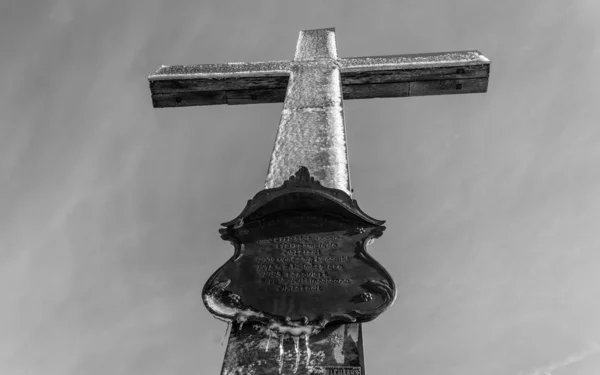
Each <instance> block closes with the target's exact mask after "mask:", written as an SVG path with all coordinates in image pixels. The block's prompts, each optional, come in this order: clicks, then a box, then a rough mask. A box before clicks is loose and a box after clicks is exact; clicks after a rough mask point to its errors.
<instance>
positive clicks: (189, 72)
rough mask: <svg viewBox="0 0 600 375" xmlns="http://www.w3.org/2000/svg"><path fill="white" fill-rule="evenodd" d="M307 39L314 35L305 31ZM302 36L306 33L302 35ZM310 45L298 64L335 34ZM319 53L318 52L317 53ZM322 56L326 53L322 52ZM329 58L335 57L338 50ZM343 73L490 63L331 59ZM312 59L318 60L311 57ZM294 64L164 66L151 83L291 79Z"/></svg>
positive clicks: (435, 58) (443, 58)
mask: <svg viewBox="0 0 600 375" xmlns="http://www.w3.org/2000/svg"><path fill="white" fill-rule="evenodd" d="M303 33H305V35H306V38H309V37H310V36H311V34H309V33H306V32H303ZM301 35H303V34H301ZM308 44H309V45H308V46H307V47H304V48H302V51H300V52H298V51H297V52H296V56H297V59H298V58H299V59H298V61H303V60H304V61H306V60H311V57H310V53H318V51H317V47H319V46H325V47H327V48H330V47H333V48H335V34H332V33H327V35H326V36H323V35H320V36H318V37H315V38H312V39H311V40H310V41H308ZM315 51H317V52H315ZM322 54H323V53H322ZM330 56H336V53H335V51H334V52H331V53H330ZM328 59H329V60H331V61H334V62H335V63H336V64H337V66H338V67H339V68H340V72H341V74H342V75H343V74H344V73H350V72H357V71H365V70H369V71H374V70H395V69H398V70H400V69H410V68H419V67H420V68H424V67H440V66H455V65H461V66H464V65H469V64H489V63H490V60H489V59H488V58H487V57H485V56H484V55H482V54H481V53H480V52H479V51H455V52H440V53H422V54H409V55H390V56H365V57H344V58H337V57H329V58H328ZM312 60H316V59H315V58H312ZM292 65H293V62H292V61H266V62H252V63H247V62H230V63H224V64H198V65H172V66H167V65H162V66H161V67H160V68H159V69H158V70H157V71H156V73H154V74H153V75H151V76H149V77H148V79H149V80H150V81H160V80H172V79H195V78H235V77H266V76H288V75H289V74H290V71H291V69H292Z"/></svg>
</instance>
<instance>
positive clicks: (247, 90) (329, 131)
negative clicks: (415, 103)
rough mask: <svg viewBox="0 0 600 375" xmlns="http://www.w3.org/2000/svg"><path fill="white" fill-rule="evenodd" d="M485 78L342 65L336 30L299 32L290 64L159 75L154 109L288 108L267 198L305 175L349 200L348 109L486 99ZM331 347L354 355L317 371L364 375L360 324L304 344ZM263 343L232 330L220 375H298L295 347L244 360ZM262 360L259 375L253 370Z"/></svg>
mask: <svg viewBox="0 0 600 375" xmlns="http://www.w3.org/2000/svg"><path fill="white" fill-rule="evenodd" d="M489 72H490V61H489V60H488V59H487V58H485V57H484V56H483V55H481V54H480V53H479V52H477V51H459V52H446V53H428V54H413V55H392V56H376V57H355V58H338V57H337V50H336V41H335V30H334V29H333V28H329V29H318V30H305V31H302V32H300V37H299V39H298V43H297V46H296V54H295V57H294V60H293V61H274V62H257V63H226V64H204V65H184V66H182V65H178V66H163V67H161V68H160V69H159V70H158V71H157V72H156V73H155V74H154V75H152V76H150V77H149V81H150V90H151V93H152V103H153V105H154V107H155V108H161V107H182V106H195V105H215V104H252V103H275V102H284V104H283V110H282V115H281V120H280V124H279V129H278V133H277V138H276V141H275V146H274V149H273V153H272V156H271V161H270V165H269V170H268V174H267V178H266V181H265V188H275V187H278V186H280V185H282V184H283V182H284V181H285V180H287V179H288V178H289V177H290V176H291V175H293V174H294V173H295V172H296V171H298V168H300V167H301V166H304V167H306V168H307V169H308V171H309V172H310V174H311V175H312V176H314V178H315V180H318V181H320V182H321V184H322V185H323V186H326V187H330V188H336V189H339V190H342V191H344V192H345V193H346V194H348V195H350V196H351V194H352V189H351V187H350V175H349V169H348V156H347V146H346V130H345V125H344V118H343V100H344V99H346V100H348V99H366V98H383V97H405V96H420V95H446V94H466V93H482V92H486V91H487V86H488V78H489ZM332 337H337V338H338V339H339V340H337V341H336V340H333V341H334V349H335V348H337V347H336V346H335V345H338V346H339V348H341V347H343V348H344V352H345V353H354V354H355V355H354V356H352V355H348V354H346V356H343V355H342V356H341V357H342V358H341V359H340V356H339V355H334V354H333V352H327V353H325V357H324V358H323V359H321V362H320V363H317V364H314V365H315V366H317V367H318V366H320V367H321V368H322V369H323V371H325V373H327V372H328V371H330V373H336V372H335V371H337V373H349V374H350V373H352V374H364V363H363V357H362V330H361V326H360V324H357V323H351V324H341V325H337V326H334V327H330V328H329V330H328V331H326V332H323V333H321V336H319V337H316V338H314V339H311V341H310V343H309V342H308V339H307V342H306V343H305V345H306V348H307V351H306V352H307V353H311V352H312V353H314V352H315V350H318V348H321V346H319V345H320V343H321V344H322V343H323V342H325V341H327V340H329V341H331V339H332ZM261 340H264V336H260V335H259V334H257V333H255V332H253V331H252V329H251V328H249V327H247V326H246V329H245V330H244V329H242V327H241V326H240V325H239V324H236V323H234V328H233V330H232V332H231V335H230V339H229V344H228V348H227V352H226V355H225V361H224V364H223V369H222V373H223V374H229V373H233V371H236V369H239V370H240V371H249V369H250V367H252V366H254V367H253V368H254V370H256V371H257V372H256V373H257V374H260V373H271V371H272V370H273V369H272V366H271V367H269V363H270V362H269V361H272V360H273V358H275V357H277V355H279V357H278V358H277V361H276V363H277V364H278V366H280V367H279V369H280V373H281V369H285V370H284V371H287V372H296V371H297V370H298V361H296V367H295V368H293V366H292V365H287V367H286V365H285V364H284V363H283V362H282V358H283V357H282V354H284V353H287V351H292V352H293V351H294V350H296V351H297V350H298V343H297V342H296V345H295V347H294V346H293V345H292V344H290V343H287V344H285V345H283V343H282V344H281V347H280V348H279V349H280V350H279V351H275V354H272V355H263V356H262V357H257V355H258V351H256V353H253V352H251V353H240V351H244V350H246V351H247V348H253V347H254V348H258V346H259V345H260V343H261V342H262V341H261ZM267 340H270V339H267ZM290 345H291V346H290ZM275 346H277V345H275ZM267 348H268V346H267ZM309 348H310V349H311V350H308V349H309ZM334 349H332V350H334ZM340 350H341V349H340ZM242 354H243V355H242ZM297 355H300V354H297ZM303 355H304V356H305V357H306V354H303ZM303 358H304V357H303ZM263 360H264V366H263V367H262V368H263V370H261V369H260V368H257V367H256V364H257V363H261V361H263ZM306 360H307V362H308V361H310V355H308V357H306ZM308 365H309V363H307V366H306V368H305V370H304V371H305V372H304V373H306V372H307V371H308V370H307V369H308V368H309V366H308ZM310 365H311V366H312V365H313V364H312V362H311V363H310ZM259 367H260V366H259ZM292 368H293V371H292ZM340 371H342V372H340ZM344 371H345V372H344ZM287 372H284V373H287ZM300 373H301V372H298V374H300Z"/></svg>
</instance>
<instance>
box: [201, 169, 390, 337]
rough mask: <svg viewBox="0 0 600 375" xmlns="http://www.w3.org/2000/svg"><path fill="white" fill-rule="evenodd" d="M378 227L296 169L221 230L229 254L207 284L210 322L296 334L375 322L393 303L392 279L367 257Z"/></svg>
mask: <svg viewBox="0 0 600 375" xmlns="http://www.w3.org/2000/svg"><path fill="white" fill-rule="evenodd" d="M383 223H384V221H381V220H376V219H373V218H371V217H369V216H368V215H366V214H365V213H364V212H363V211H362V210H361V209H360V208H359V207H358V204H357V203H356V201H355V200H353V199H351V197H350V196H349V195H348V194H346V193H345V192H343V191H341V190H338V189H331V188H327V187H324V186H322V185H321V184H320V183H319V182H318V181H315V180H314V178H313V177H311V176H310V174H309V172H308V170H307V169H306V168H305V167H301V168H300V170H299V171H298V172H296V174H295V176H291V177H290V179H289V180H287V181H285V182H284V184H283V185H282V186H280V187H278V188H275V189H265V190H262V191H260V192H259V193H257V194H256V195H255V196H254V198H253V199H251V200H249V201H248V204H247V205H246V207H245V208H244V210H243V211H242V213H241V214H240V215H238V217H236V218H235V219H234V220H231V221H229V222H227V223H224V224H222V225H223V226H224V227H225V228H224V229H220V230H219V232H220V233H221V237H222V238H223V239H224V240H228V241H230V242H231V243H232V244H233V246H234V247H235V252H234V255H233V256H232V257H231V259H229V260H228V261H227V262H226V263H225V264H224V265H223V266H221V268H219V269H218V270H217V271H216V272H215V273H214V274H213V275H212V276H211V277H210V278H209V279H208V281H207V283H206V285H205V286H204V289H203V291H202V295H203V300H204V303H205V305H206V307H207V309H208V310H209V311H210V312H211V313H212V314H213V315H215V316H216V317H219V318H222V319H226V320H234V319H235V320H237V321H238V322H245V321H254V322H258V323H264V324H266V325H267V326H271V327H275V326H276V327H278V330H279V331H281V330H282V329H283V330H287V331H288V332H290V333H292V334H296V335H297V334H300V333H302V334H309V333H310V332H313V331H314V330H318V329H319V328H323V327H324V326H325V325H326V324H327V323H329V322H336V321H337V322H367V321H370V320H373V319H375V318H376V317H377V316H378V315H379V314H381V313H382V312H383V311H384V310H385V309H387V308H388V307H389V306H390V305H391V304H392V303H393V301H394V299H395V297H396V289H395V286H394V282H393V280H392V278H391V277H390V275H389V274H388V273H387V271H386V270H385V269H384V268H383V267H382V266H381V265H380V264H379V263H378V262H377V261H376V260H375V259H373V257H371V256H370V255H369V254H368V253H367V245H368V244H369V243H370V242H371V241H372V240H373V239H375V238H378V237H380V236H381V235H382V234H383V231H384V230H385V227H384V226H383V225H382V224H383Z"/></svg>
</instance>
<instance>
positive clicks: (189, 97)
mask: <svg viewBox="0 0 600 375" xmlns="http://www.w3.org/2000/svg"><path fill="white" fill-rule="evenodd" d="M285 93H286V88H277V89H268V90H259V89H256V90H229V91H187V92H170V93H163V94H153V95H152V104H153V106H154V108H167V107H189V106H202V105H218V104H229V105H235V104H261V103H283V100H284V99H285Z"/></svg>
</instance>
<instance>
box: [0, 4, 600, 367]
mask: <svg viewBox="0 0 600 375" xmlns="http://www.w3.org/2000/svg"><path fill="white" fill-rule="evenodd" d="M320 3H321V2H308V1H307V2H302V1H295V2H288V1H272V2H266V1H256V0H253V1H236V2H233V1H224V0H221V1H198V0H195V1H191V0H169V1H156V0H146V1H137V0H103V1H92V0H78V1H76V0H46V1H33V0H3V1H1V2H0V62H1V67H2V69H1V70H0V87H1V90H0V296H1V298H0V374H2V375H95V374H99V375H100V374H102V375H106V374H110V375H118V374H124V375H125V374H127V375H138V374H139V375H155V374H156V375H159V374H160V375H164V374H182V375H183V374H218V373H219V371H220V368H221V362H222V358H223V354H224V351H225V347H224V346H222V344H221V343H222V340H223V336H224V333H225V328H226V327H225V324H224V323H222V322H220V321H217V320H215V319H214V318H213V317H212V316H211V315H210V314H209V313H208V312H207V311H206V309H205V307H204V305H203V303H202V300H201V295H200V293H201V289H202V286H203V285H204V282H205V281H206V279H207V278H208V277H209V276H210V275H211V274H212V273H213V272H214V271H215V270H216V269H217V268H218V267H220V266H221V265H222V264H223V263H224V262H225V261H226V260H227V259H228V258H229V257H230V256H231V254H232V252H233V249H232V247H231V245H230V244H229V243H227V242H225V241H222V240H221V239H220V238H219V234H218V232H217V230H218V229H219V227H220V225H219V224H220V223H222V222H225V221H229V220H231V219H233V218H234V217H236V216H237V215H238V214H239V213H240V212H241V210H242V209H243V207H244V205H245V202H246V200H247V199H250V198H251V197H252V196H253V195H254V194H255V193H256V192H257V191H259V190H261V189H262V188H263V183H264V179H265V177H266V173H267V168H268V162H269V158H270V154H271V150H272V147H273V141H274V139H275V134H276V129H277V125H278V123H279V117H280V111H281V107H282V105H281V104H262V105H246V106H214V107H189V108H179V109H153V108H152V104H151V100H150V92H149V89H148V81H147V76H148V75H150V74H152V73H153V72H154V71H155V70H156V69H157V68H158V67H159V66H160V65H162V64H165V65H175V64H197V63H218V62H227V61H268V60H286V59H292V58H293V56H294V48H295V45H296V40H297V37H298V32H299V31H300V30H302V29H314V28H323V27H335V28H336V32H337V44H338V54H339V56H342V57H344V56H368V55H390V54H402V53H419V52H444V51H453V50H468V49H477V50H480V51H481V52H482V53H483V54H484V55H486V56H487V57H488V58H490V60H491V61H492V67H491V78H490V85H489V91H488V93H487V94H471V95H455V96H438V97H416V98H393V99H372V100H356V101H346V102H345V119H346V127H347V130H348V142H349V156H350V169H351V176H352V185H353V188H354V189H355V192H354V198H356V199H357V200H358V202H359V204H360V206H361V208H362V209H363V210H364V211H365V212H366V213H367V214H369V215H370V216H373V217H375V218H377V219H385V220H387V223H386V226H387V227H388V230H387V231H386V232H385V234H384V235H383V237H382V238H381V239H379V240H377V241H376V242H375V243H374V245H373V246H372V247H371V253H372V254H373V256H374V257H375V258H376V259H377V260H378V261H379V262H380V263H382V264H383V265H384V266H385V267H386V269H387V270H388V271H389V272H390V273H391V274H392V276H393V277H394V279H395V281H396V283H397V288H398V298H397V301H396V303H395V304H394V305H393V306H392V307H391V308H390V309H389V310H388V311H386V312H385V313H384V314H382V315H381V316H380V317H379V318H378V319H377V320H375V321H373V322H370V323H367V324H365V326H364V340H365V355H366V369H367V373H369V374H378V375H385V374H389V375H392V374H420V375H421V374H423V375H425V374H444V375H454V374H456V375H467V374H485V375H547V374H552V375H598V374H600V319H598V317H599V316H600V276H599V273H598V272H599V266H600V231H599V228H600V193H599V192H600V168H599V166H600V116H599V112H598V103H599V101H598V100H599V97H600V95H599V94H600V92H599V91H600V77H599V75H598V64H599V60H600V59H599V58H600V45H599V40H598V38H599V35H600V27H599V26H598V20H599V19H600V2H598V1H596V0H570V1H564V0H560V1H559V0H553V1H522V0H519V1H517V0H503V1H498V0H460V1H441V0H440V1H424V0H418V1H417V0H414V1H413V0H410V1H386V2H384V1H373V0H370V1H362V2H357V1H331V0H330V1H327V2H322V3H324V4H325V5H320Z"/></svg>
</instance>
